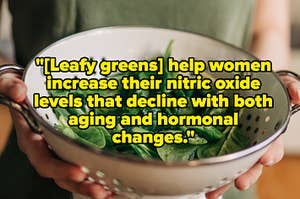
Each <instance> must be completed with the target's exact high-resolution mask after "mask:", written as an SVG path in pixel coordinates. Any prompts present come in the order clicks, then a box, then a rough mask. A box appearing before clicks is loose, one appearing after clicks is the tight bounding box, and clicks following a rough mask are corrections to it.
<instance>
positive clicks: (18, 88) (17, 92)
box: [11, 84, 24, 101]
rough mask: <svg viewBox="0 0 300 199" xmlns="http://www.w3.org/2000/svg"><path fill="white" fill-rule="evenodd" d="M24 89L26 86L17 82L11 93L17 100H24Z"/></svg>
mask: <svg viewBox="0 0 300 199" xmlns="http://www.w3.org/2000/svg"><path fill="white" fill-rule="evenodd" d="M23 89H24V87H23V86H22V85H21V84H15V85H14V86H13V89H12V90H11V93H12V94H13V95H14V99H15V100H17V101H21V100H23V96H24V94H23V92H24V91H23Z"/></svg>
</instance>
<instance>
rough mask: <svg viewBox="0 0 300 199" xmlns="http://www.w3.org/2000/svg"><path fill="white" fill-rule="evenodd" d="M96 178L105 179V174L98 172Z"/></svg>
mask: <svg viewBox="0 0 300 199" xmlns="http://www.w3.org/2000/svg"><path fill="white" fill-rule="evenodd" d="M96 176H97V177H99V178H104V176H105V174H104V173H103V172H102V171H99V170H98V171H96Z"/></svg>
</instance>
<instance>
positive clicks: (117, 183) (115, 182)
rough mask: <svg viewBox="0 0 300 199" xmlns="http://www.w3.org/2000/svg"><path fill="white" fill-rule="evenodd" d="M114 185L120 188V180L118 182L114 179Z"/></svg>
mask: <svg viewBox="0 0 300 199" xmlns="http://www.w3.org/2000/svg"><path fill="white" fill-rule="evenodd" d="M112 183H113V184H114V185H116V186H120V184H121V183H120V180H118V179H113V180H112Z"/></svg>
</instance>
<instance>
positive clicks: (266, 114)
mask: <svg viewBox="0 0 300 199" xmlns="http://www.w3.org/2000/svg"><path fill="white" fill-rule="evenodd" d="M170 40H174V44H173V48H172V56H173V57H175V58H177V59H185V58H188V57H195V58H197V59H201V60H245V59H250V60H253V59H255V57H253V56H252V55H250V54H248V53H246V52H245V51H242V50H241V49H238V48H235V47H233V46H231V45H228V44H225V43H223V42H220V41H216V40H214V39H211V38H208V37H205V36H201V35H198V34H192V33H187V32H181V31H176V30H168V29H158V28H150V27H111V28H101V29H95V30H91V31H87V32H82V33H79V34H75V35H72V36H70V37H67V38H65V39H62V40H60V41H58V42H56V43H54V44H52V45H51V46H49V47H48V48H46V49H45V50H43V51H42V52H41V53H39V54H38V55H37V56H38V57H46V56H47V57H56V58H57V62H59V61H60V60H63V59H67V60H72V59H77V60H78V59H79V58H80V57H83V56H86V57H93V58H94V59H95V60H101V59H102V58H103V57H105V58H106V59H108V60H110V59H118V60H120V59H124V60H132V59H136V60H138V59H141V58H143V59H147V58H152V57H153V55H156V54H158V53H161V52H164V50H165V48H166V46H167V44H168V43H169V41H170ZM41 69H42V68H41V67H36V66H35V63H34V61H31V62H30V63H29V64H28V65H27V67H26V69H25V72H24V74H23V80H24V82H25V84H26V85H27V87H28V92H27V98H28V100H27V101H28V102H27V104H26V105H20V104H16V103H14V102H12V101H11V100H9V99H7V98H5V97H3V96H1V97H0V102H1V103H4V104H7V105H9V106H12V107H13V108H15V109H17V110H18V111H19V112H21V113H22V114H23V116H24V117H25V118H26V120H27V121H28V123H29V125H30V126H31V127H32V128H33V129H34V130H35V131H37V132H39V133H42V134H43V136H44V137H45V139H46V141H47V142H48V144H49V146H51V149H52V150H53V151H54V152H55V153H56V154H57V155H58V156H59V157H60V158H61V159H63V160H66V161H68V162H71V163H74V164H76V165H79V166H83V167H85V168H86V169H87V170H88V171H89V176H90V177H89V180H91V181H95V182H96V183H99V184H101V185H103V186H104V187H105V189H109V190H112V191H113V192H115V193H117V194H119V195H121V196H123V197H128V198H139V197H140V196H141V195H142V194H148V195H183V194H190V193H196V192H208V191H212V190H214V189H216V188H218V187H220V186H222V185H224V184H227V183H230V182H231V181H233V180H234V179H235V178H237V177H238V176H240V175H241V174H242V173H244V172H245V171H247V170H248V169H249V168H250V167H251V166H252V165H253V164H255V163H256V162H257V161H258V160H259V159H260V157H261V156H262V155H263V154H264V153H265V151H266V150H267V148H268V146H269V145H270V144H271V143H272V142H273V141H274V140H275V139H276V138H277V137H278V136H280V135H281V134H282V133H283V132H284V131H285V129H286V128H287V125H288V122H289V119H290V116H291V115H292V114H293V113H295V112H296V111H298V110H299V106H294V107H291V103H290V100H289V95H288V93H287V91H286V89H285V87H284V86H283V84H282V83H281V81H280V80H279V78H278V76H277V75H276V74H275V73H271V72H269V73H265V72H264V73H263V72H261V73H253V74H252V76H253V77H256V78H259V79H260V80H261V81H262V83H263V86H262V90H261V91H259V93H268V95H270V96H272V97H273V99H274V108H272V109H258V108H253V109H245V111H244V114H243V115H242V116H241V118H240V122H241V125H240V126H239V128H241V129H242V131H243V132H244V133H245V134H246V135H247V136H248V137H249V139H250V140H251V143H252V146H251V147H249V148H247V149H245V150H241V151H238V152H235V153H232V154H228V155H223V156H219V157H212V158H204V159H201V160H195V161H189V162H180V163H165V162H162V161H146V160H142V159H138V158H135V157H129V156H126V155H123V154H116V153H113V152H109V151H103V150H100V149H97V148H93V147H91V146H87V145H84V144H82V143H79V142H77V141H74V140H72V139H70V138H69V137H67V136H65V135H64V134H62V133H60V132H58V131H57V130H55V129H54V127H53V126H54V124H56V123H57V118H56V116H55V115H54V113H53V111H52V109H51V108H48V109H34V108H33V107H32V100H33V99H32V97H33V94H34V93H40V95H42V96H48V92H47V90H46V88H45V84H44V82H45V77H44V76H43V74H42V70H41ZM8 72H16V73H23V72H22V69H21V68H20V67H18V66H4V67H1V69H0V74H3V73H8ZM281 73H282V74H288V75H293V76H294V77H295V78H298V79H299V77H298V76H297V75H296V74H294V73H291V72H288V71H286V72H281ZM75 75H76V76H78V77H83V74H82V73H80V74H74V73H64V74H63V75H61V74H60V75H59V74H58V75H53V76H54V77H61V78H66V77H69V78H70V77H71V78H72V77H74V76H75ZM212 75H214V76H215V77H232V76H233V75H234V74H233V73H216V74H212ZM254 94H256V93H255V92H254V91H251V92H249V91H248V92H246V91H243V95H254Z"/></svg>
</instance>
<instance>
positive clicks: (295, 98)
mask: <svg viewBox="0 0 300 199" xmlns="http://www.w3.org/2000/svg"><path fill="white" fill-rule="evenodd" d="M287 88H288V91H289V95H290V97H291V100H292V103H293V104H299V103H300V82H299V81H292V82H290V83H289V84H288V87H287Z"/></svg>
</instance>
